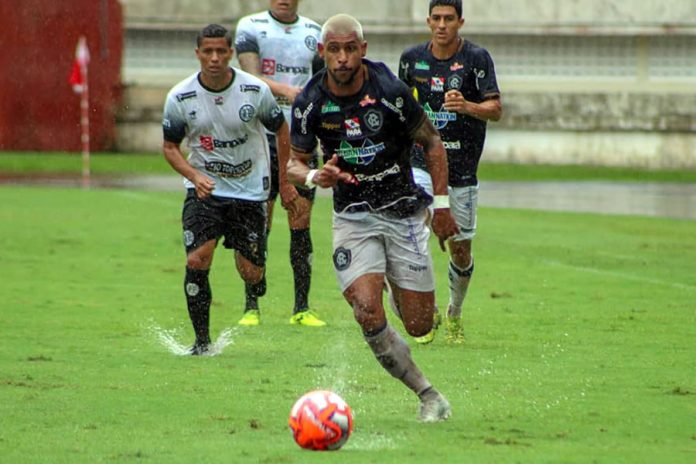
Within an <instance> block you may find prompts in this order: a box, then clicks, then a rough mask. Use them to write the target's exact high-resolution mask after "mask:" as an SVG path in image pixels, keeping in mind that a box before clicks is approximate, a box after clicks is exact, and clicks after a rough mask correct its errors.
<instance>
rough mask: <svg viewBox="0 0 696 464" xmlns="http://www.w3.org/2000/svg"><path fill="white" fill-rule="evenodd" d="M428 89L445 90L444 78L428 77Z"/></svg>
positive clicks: (433, 90) (434, 90)
mask: <svg viewBox="0 0 696 464" xmlns="http://www.w3.org/2000/svg"><path fill="white" fill-rule="evenodd" d="M430 90H431V91H432V92H444V91H445V79H444V78H443V77H431V78H430Z"/></svg>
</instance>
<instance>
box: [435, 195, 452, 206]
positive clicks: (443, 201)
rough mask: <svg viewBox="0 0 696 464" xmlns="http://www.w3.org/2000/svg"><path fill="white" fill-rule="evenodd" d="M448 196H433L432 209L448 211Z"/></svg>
mask: <svg viewBox="0 0 696 464" xmlns="http://www.w3.org/2000/svg"><path fill="white" fill-rule="evenodd" d="M449 207H450V204H449V195H435V196H434V197H433V209H448V208H449Z"/></svg>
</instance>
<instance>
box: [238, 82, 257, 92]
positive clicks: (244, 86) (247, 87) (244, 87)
mask: <svg viewBox="0 0 696 464" xmlns="http://www.w3.org/2000/svg"><path fill="white" fill-rule="evenodd" d="M239 90H241V91H242V92H256V93H258V92H260V91H261V86H260V85H253V84H242V85H240V86H239Z"/></svg>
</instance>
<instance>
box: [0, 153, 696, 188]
mask: <svg viewBox="0 0 696 464" xmlns="http://www.w3.org/2000/svg"><path fill="white" fill-rule="evenodd" d="M90 165H91V171H92V173H93V174H94V175H96V176H100V175H114V174H132V173H138V174H150V175H153V174H172V172H173V171H172V169H171V168H170V167H169V165H168V164H167V163H165V162H163V157H162V155H160V154H154V153H150V154H116V153H97V154H94V155H92V156H91V163H90ZM81 170H82V158H81V155H80V154H79V153H71V154H68V153H44V152H41V153H34V152H0V173H4V174H5V175H23V174H36V173H44V174H54V175H55V174H62V175H68V174H72V175H79V174H80V173H81V172H82V171H81ZM479 175H480V178H481V179H486V180H503V181H515V180H526V181H545V180H569V181H583V180H613V181H622V182H648V181H649V182H696V170H691V171H688V170H678V171H677V170H673V171H670V170H647V169H630V168H616V167H602V166H558V165H524V164H508V163H487V162H485V159H484V162H483V163H482V164H481V166H480V169H479Z"/></svg>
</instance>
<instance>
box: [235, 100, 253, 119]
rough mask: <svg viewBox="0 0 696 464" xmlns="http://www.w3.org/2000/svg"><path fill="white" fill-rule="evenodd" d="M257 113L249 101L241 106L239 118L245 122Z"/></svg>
mask: <svg viewBox="0 0 696 464" xmlns="http://www.w3.org/2000/svg"><path fill="white" fill-rule="evenodd" d="M255 114H256V109H255V108H254V107H253V106H252V105H250V104H248V103H247V104H246V105H242V107H241V108H239V119H241V120H242V121H244V122H249V121H251V119H252V118H253V117H254V115H255Z"/></svg>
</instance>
